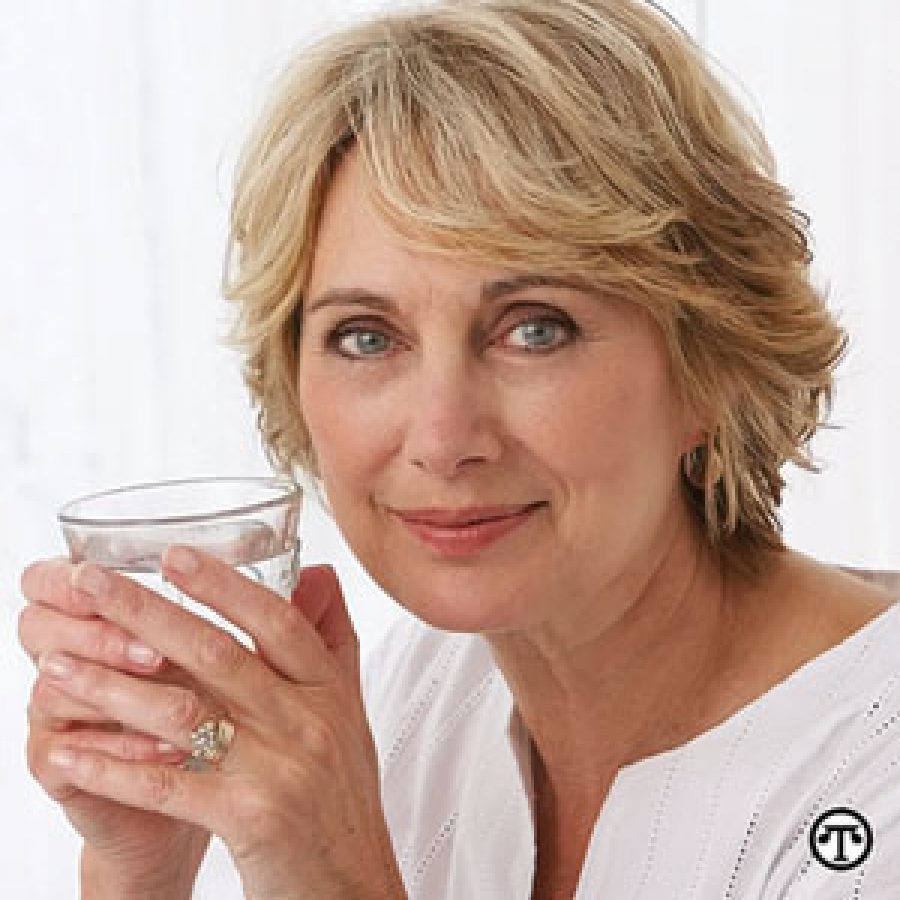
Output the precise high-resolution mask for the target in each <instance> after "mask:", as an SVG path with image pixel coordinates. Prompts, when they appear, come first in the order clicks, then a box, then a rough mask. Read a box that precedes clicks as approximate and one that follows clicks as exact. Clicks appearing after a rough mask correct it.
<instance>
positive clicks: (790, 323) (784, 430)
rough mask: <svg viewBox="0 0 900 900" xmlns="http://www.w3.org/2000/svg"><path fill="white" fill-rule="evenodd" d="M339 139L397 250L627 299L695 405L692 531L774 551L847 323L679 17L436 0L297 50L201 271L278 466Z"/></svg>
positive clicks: (295, 405)
mask: <svg viewBox="0 0 900 900" xmlns="http://www.w3.org/2000/svg"><path fill="white" fill-rule="evenodd" d="M350 147H353V148H355V149H356V150H358V152H359V156H360V158H361V159H362V161H363V164H364V165H365V168H366V171H367V173H368V176H369V182H370V184H371V185H372V191H373V196H372V199H373V202H375V204H376V206H377V208H378V209H379V211H380V212H381V214H382V215H383V216H384V217H385V219H386V220H387V221H388V222H390V223H391V224H392V226H393V227H394V228H396V229H397V231H398V232H400V233H401V234H402V235H403V236H404V237H405V238H407V239H408V240H409V243H410V247H411V248H412V249H419V250H425V251H428V252H431V253H436V254H441V255H444V256H454V257H457V258H460V259H465V260H467V261H470V262H483V263H488V264H495V265H499V266H502V267H505V268H508V269H521V270H523V271H527V272H533V273H537V274H541V273H546V274H560V273H564V274H565V275H566V276H569V277H574V278H577V279H580V280H583V282H584V283H585V285H586V286H590V287H592V288H597V289H598V290H600V291H603V292H606V293H609V292H613V293H615V294H616V295H617V296H621V297H624V298H627V299H629V300H631V301H633V302H634V303H637V304H640V305H641V306H642V307H643V308H645V309H646V310H647V311H648V312H649V314H650V315H651V316H652V317H653V319H654V320H655V322H656V323H657V324H658V326H659V327H660V329H661V330H662V333H663V334H664V336H665V338H666V343H667V347H668V351H669V355H670V362H671V367H672V371H673V374H674V377H675V379H676V381H677V383H678V386H679V388H680V390H681V393H682V396H683V398H684V400H685V401H686V402H687V403H688V404H690V406H691V408H693V409H695V410H697V411H698V412H700V414H701V416H702V417H703V419H704V421H706V422H707V423H708V433H707V437H706V440H705V443H704V444H703V445H702V446H701V447H699V448H698V449H697V451H696V452H695V453H694V454H692V456H691V466H689V467H688V466H686V467H685V471H684V473H683V474H682V480H683V484H684V490H685V494H686V496H687V498H688V500H689V503H690V504H691V508H692V509H693V510H694V511H695V513H696V516H697V519H698V521H699V522H700V523H701V524H702V525H703V526H704V532H705V534H706V536H707V538H708V541H709V544H710V545H711V546H712V547H714V548H715V549H716V550H717V551H718V552H719V553H720V554H721V556H722V558H723V560H724V561H725V562H726V563H727V564H730V565H731V566H732V567H733V568H735V569H737V570H740V571H743V572H745V573H753V572H756V571H758V570H759V568H760V564H761V560H762V555H763V552H764V551H766V550H772V549H776V550H777V549H782V547H783V544H782V541H781V526H780V522H779V519H778V515H777V509H778V506H779V505H780V503H781V499H782V490H783V487H784V485H785V482H784V479H783V477H782V475H781V469H782V467H783V466H784V464H785V463H787V462H793V463H795V464H796V465H798V466H800V467H802V468H806V469H810V470H813V471H816V466H815V464H814V462H813V460H812V458H811V456H810V453H809V449H808V443H809V439H810V438H811V436H812V435H813V433H814V432H815V431H816V429H817V428H818V427H819V426H820V425H822V424H823V423H824V420H825V418H826V416H827V414H828V412H829V411H830V406H831V397H832V390H833V370H834V367H835V366H836V364H837V362H838V361H839V360H840V358H841V357H842V356H843V354H844V352H845V348H846V343H847V338H846V334H845V332H844V331H843V330H842V329H841V328H840V327H839V326H838V324H837V323H836V322H835V320H834V318H833V316H832V315H831V313H830V312H829V311H828V309H827V306H826V303H825V301H824V299H823V297H822V296H821V295H820V294H819V293H818V292H817V290H816V289H815V288H814V286H813V285H812V283H811V281H810V274H809V265H810V262H811V253H810V249H809V237H808V221H807V219H806V217H805V216H804V215H803V214H802V213H801V212H799V211H798V210H797V209H796V208H795V207H794V205H793V204H792V198H791V195H790V194H789V193H788V191H786V190H785V189H784V188H783V187H782V186H781V185H779V184H778V182H777V181H776V180H775V174H774V163H773V159H772V155H771V152H770V150H769V148H768V146H767V144H766V141H765V139H764V137H763V135H762V134H761V132H760V130H759V128H758V126H757V125H756V124H755V123H754V121H753V120H752V118H751V117H750V116H749V115H748V114H747V113H746V112H745V111H744V110H743V109H742V108H741V106H740V105H739V104H738V103H737V102H736V101H735V99H734V98H733V97H732V96H731V95H730V94H729V92H728V91H727V90H726V89H725V88H724V87H723V85H722V84H721V83H720V82H719V81H718V80H717V79H716V78H715V77H714V76H713V74H711V71H710V69H709V68H708V65H707V63H706V61H705V59H704V57H703V54H702V52H701V50H700V49H699V48H698V47H697V46H696V45H695V44H694V42H693V41H692V40H691V39H690V37H689V36H688V35H686V34H685V33H684V32H683V31H682V30H681V29H680V28H679V27H678V26H677V25H676V24H674V23H673V22H672V21H671V20H670V19H669V18H668V17H667V16H666V15H665V14H664V13H662V12H660V11H659V10H658V9H656V8H655V7H654V6H652V5H650V4H648V3H644V2H638V0H444V2H436V3H429V4H426V5H422V6H420V7H419V8H417V9H406V10H403V11H396V12H385V13H382V14H381V15H380V16H379V17H378V18H375V19H372V20H369V21H365V22H362V23H358V24H352V25H350V26H348V27H345V28H344V29H343V30H340V31H338V32H336V33H334V34H331V35H329V36H327V37H325V38H324V39H320V40H319V41H318V42H317V43H315V44H314V45H313V46H311V47H308V48H305V49H304V50H303V52H302V53H301V54H299V55H298V57H297V59H296V61H295V62H294V63H293V64H292V65H290V66H289V67H288V69H287V70H286V71H285V73H284V75H283V77H282V79H281V82H280V84H279V85H278V87H277V90H276V91H275V93H274V95H273V97H272V100H271V102H270V104H269V105H268V107H267V109H266V110H265V112H264V114H263V116H262V118H261V119H260V121H259V123H258V125H257V127H256V129H255V131H254V133H253V134H252V136H251V138H250V140H249V142H248V144H247V146H246V148H245V150H244V153H243V155H242V158H241V160H240V163H239V166H238V172H237V176H236V185H235V193H234V202H233V207H232V219H231V237H230V245H229V254H228V264H227V269H226V275H225V294H226V296H227V297H228V298H230V299H231V300H232V301H234V302H235V303H236V304H237V308H238V317H237V320H236V322H235V326H234V329H233V331H232V334H231V341H232V343H233V345H234V346H236V347H238V348H239V349H240V350H241V352H242V353H243V355H244V360H245V365H244V377H245V381H246V383H247V385H248V388H249V390H250V393H251V396H252V399H253V401H254V404H255V405H256V406H257V407H258V410H259V419H258V421H259V427H260V430H261V433H262V437H263V442H264V445H265V446H266V448H267V450H268V452H269V457H270V460H271V461H272V462H273V464H274V465H275V466H276V468H278V469H279V470H281V471H284V472H288V473H291V474H297V470H298V469H302V470H305V471H306V472H308V473H309V474H311V475H313V476H316V475H317V474H318V471H317V464H316V460H315V458H314V454H313V449H312V444H311V441H310V436H309V433H308V431H307V429H306V426H305V423H304V419H303V410H302V408H301V407H300V403H299V400H298V394H297V372H298V368H299V360H298V355H297V354H298V343H299V342H298V336H299V333H300V330H301V329H302V327H303V301H304V296H305V290H306V286H307V283H308V279H309V274H310V268H311V262H312V256H313V251H314V248H315V244H316V236H317V229H318V225H319V220H320V216H321V212H322V209H323V205H324V203H325V198H326V195H327V193H328V190H329V185H330V183H331V179H332V176H333V174H334V172H335V170H336V167H337V166H338V165H339V163H340V160H341V158H342V156H343V154H344V153H345V152H346V151H347V150H348V148H350Z"/></svg>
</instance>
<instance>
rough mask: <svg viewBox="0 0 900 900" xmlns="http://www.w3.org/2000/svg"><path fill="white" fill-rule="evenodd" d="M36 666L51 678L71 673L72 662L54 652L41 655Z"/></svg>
mask: <svg viewBox="0 0 900 900" xmlns="http://www.w3.org/2000/svg"><path fill="white" fill-rule="evenodd" d="M38 666H39V668H40V669H41V671H42V672H45V673H46V674H47V675H49V676H50V677H51V678H60V679H62V678H68V677H69V676H70V675H71V674H72V664H71V663H70V662H69V660H68V659H66V658H65V657H64V656H59V655H58V654H55V653H54V654H50V655H49V656H42V657H41V659H40V661H39V663H38Z"/></svg>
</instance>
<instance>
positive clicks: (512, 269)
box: [21, 0, 900, 900]
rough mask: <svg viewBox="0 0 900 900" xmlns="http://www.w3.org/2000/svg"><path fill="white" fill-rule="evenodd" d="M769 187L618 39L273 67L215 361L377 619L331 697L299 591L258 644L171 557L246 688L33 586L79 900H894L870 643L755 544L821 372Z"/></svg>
mask: <svg viewBox="0 0 900 900" xmlns="http://www.w3.org/2000/svg"><path fill="white" fill-rule="evenodd" d="M772 169H773V166H772V161H771V158H770V155H769V151H768V149H767V147H766V144H765V142H764V140H763V138H762V136H761V135H760V133H759V131H758V130H757V128H756V126H755V125H754V124H753V123H752V122H751V120H750V119H749V118H748V117H747V116H746V115H745V114H744V113H743V112H742V110H741V109H740V108H739V107H738V106H737V105H736V103H735V102H734V101H733V100H732V99H731V98H730V97H729V95H728V94H727V93H726V92H725V90H724V89H723V88H722V87H721V86H720V85H719V84H718V83H717V82H716V81H715V80H714V79H713V77H712V76H711V75H710V74H709V72H708V71H707V69H706V66H705V63H704V61H703V59H702V57H701V54H700V52H699V51H698V49H697V48H696V47H695V46H694V45H693V44H692V43H691V41H690V40H689V39H688V38H687V37H686V36H685V35H684V34H682V33H681V32H680V31H679V30H678V29H677V28H676V27H674V26H673V24H672V23H671V22H669V21H668V20H667V19H666V18H665V17H664V16H662V15H661V14H660V13H659V12H658V11H657V10H655V9H654V8H652V7H650V6H647V5H646V4H644V3H640V2H636V0H627V2H626V0H553V2H549V0H468V2H443V3H437V4H432V5H430V6H429V7H427V8H423V9H422V10H420V11H417V12H416V11H408V12H404V13H397V14H393V15H384V16H383V17H381V18H380V19H377V20H374V21H372V22H369V23H365V24H358V25H353V26H350V27H348V28H346V29H345V30H344V31H342V32H340V33H337V34H335V35H333V36H332V37H330V38H327V39H325V40H323V41H321V42H320V43H319V44H317V45H316V47H315V48H313V49H311V50H309V51H307V52H305V53H304V54H303V56H302V58H300V59H299V60H298V61H297V63H296V64H295V65H294V66H293V67H291V68H290V69H289V70H288V71H287V73H286V74H285V77H284V81H283V83H282V85H281V86H280V88H279V90H278V92H277V93H276V95H275V97H274V98H273V101H272V103H271V105H270V106H269V108H268V109H267V110H266V113H265V115H264V116H263V118H262V120H261V123H260V125H259V127H258V129H257V131H256V133H255V134H254V136H253V137H252V139H251V141H250V143H249V145H248V148H247V150H246V153H245V155H244V158H243V160H242V163H241V167H240V170H239V174H238V179H237V185H236V197H235V202H234V207H233V217H232V228H233V231H232V242H233V250H234V253H233V255H232V263H233V265H232V268H231V270H230V274H229V278H228V283H227V293H228V295H229V297H230V298H231V299H232V300H234V301H235V302H236V303H237V306H238V310H239V319H238V324H237V327H236V333H235V337H236V341H237V343H238V345H239V346H240V347H241V348H242V349H243V351H244V352H245V354H246V370H245V371H246V380H247V383H248V386H249V389H250V391H251V393H252V395H253V397H254V399H255V400H256V402H257V403H258V404H259V406H260V410H261V413H260V427H261V430H262V433H263V436H264V438H265V441H266V444H267V446H268V447H269V449H270V451H271V453H272V458H273V460H274V461H276V462H277V464H278V467H279V468H280V469H281V470H283V471H287V472H296V471H297V469H298V468H299V469H302V470H303V471H305V472H306V473H309V474H311V475H312V476H314V477H315V478H316V479H317V480H318V484H319V485H320V486H321V487H322V489H323V492H324V494H325V496H326V497H327V502H328V504H329V505H330V508H331V510H332V512H333V514H334V517H335V520H336V522H337V524H338V525H339V526H340V528H341V530H342V532H343V534H344V535H345V537H346V539H347V541H348V543H349V545H350V547H351V548H352V549H353V551H354V552H355V553H356V555H357V556H358V558H359V559H360V561H361V562H362V564H363V565H364V566H365V567H366V569H367V570H368V571H369V573H371V575H372V577H373V578H374V579H375V580H376V581H377V582H378V583H379V584H380V585H381V586H382V587H383V588H384V589H385V591H386V592H387V593H388V594H389V595H391V596H392V597H393V598H394V599H396V601H397V602H398V603H399V604H400V605H401V606H402V607H404V608H405V609H406V610H407V611H408V612H409V613H411V616H409V617H406V618H405V619H404V620H401V623H400V624H398V625H397V626H396V627H395V628H394V629H393V630H392V632H391V633H390V634H389V635H388V636H387V638H386V639H385V641H384V643H383V645H382V646H381V647H380V648H379V649H378V650H377V651H376V652H375V653H374V654H373V656H372V664H371V666H370V668H369V669H368V671H367V675H366V678H365V679H364V686H363V687H362V688H361V686H360V677H359V666H358V649H357V643H356V639H355V635H354V633H353V629H352V625H351V623H350V620H349V618H348V616H347V614H346V610H345V607H344V605H343V601H342V597H341V593H340V588H339V586H338V584H337V582H336V580H335V578H334V575H333V572H331V571H330V570H329V569H328V568H327V567H326V568H324V569H321V568H317V569H308V570H305V571H304V572H303V573H302V576H301V579H300V583H299V584H298V587H297V590H296V591H295V593H294V598H293V600H294V603H293V604H292V605H290V606H288V605H285V604H283V603H280V602H279V601H278V599H277V598H275V597H274V596H273V595H269V594H268V593H266V592H265V591H264V590H263V589H261V588H259V587H258V586H254V585H252V584H250V583H248V582H246V581H245V580H244V579H243V578H241V576H239V575H238V574H236V573H234V572H232V571H231V570H230V569H228V568H227V567H225V566H224V565H222V564H221V563H218V562H217V561H215V560H213V559H211V558H209V557H205V556H203V555H201V554H197V553H193V554H191V553H189V552H186V551H185V550H184V548H173V549H171V550H170V551H169V553H168V555H167V557H166V560H165V575H166V577H168V578H170V579H171V580H172V581H173V582H175V584H176V585H177V586H178V587H179V588H180V589H182V590H184V591H186V592H187V593H188V594H190V595H191V596H193V597H195V598H197V599H198V600H200V601H201V602H203V603H206V604H207V605H209V606H210V607H212V608H214V609H215V610H216V611H218V612H219V613H221V614H223V615H225V616H226V617H227V618H230V619H232V620H233V621H235V622H236V624H238V625H239V627H240V628H242V629H243V630H244V631H246V632H249V633H251V634H252V635H253V636H254V637H255V639H256V643H257V649H258V652H257V653H255V654H254V653H250V652H249V651H247V650H245V649H244V648H242V647H241V646H240V645H238V644H237V643H236V642H234V641H232V640H231V639H230V638H229V637H228V636H226V635H224V634H223V633H221V632H218V631H216V629H214V628H213V627H212V626H211V625H209V624H207V623H205V622H203V621H200V620H199V619H195V618H193V617H191V616H190V615H189V614H188V613H186V612H185V611H183V610H181V609H177V608H174V607H172V606H171V605H169V604H167V603H166V602H165V601H163V600H161V599H160V598H158V597H156V596H155V595H153V594H152V593H150V592H148V591H146V590H144V589H142V588H140V587H137V586H135V585H133V584H131V583H129V582H128V581H127V580H126V579H123V578H121V577H118V576H116V575H114V574H112V573H104V572H102V571H100V570H98V569H96V568H93V567H89V566H87V567H86V566H78V567H75V568H72V567H71V566H70V565H69V564H68V563H66V562H65V561H49V562H41V563H36V564H35V565H33V566H32V567H29V569H28V570H27V571H26V572H25V573H24V575H23V591H24V593H25V594H26V596H27V597H28V599H29V600H30V601H31V602H30V604H29V606H28V608H27V609H26V611H25V612H24V613H23V616H22V621H21V636H22V642H23V644H24V645H25V647H26V648H27V649H28V651H29V652H30V653H31V654H32V655H33V657H34V658H35V659H36V660H38V661H39V662H40V671H39V677H38V679H37V682H36V684H35V689H34V696H33V699H32V704H31V710H30V716H31V736H30V740H29V758H30V764H31V768H32V771H33V772H34V774H35V776H36V777H37V778H38V780H39V781H40V782H41V783H42V784H43V786H44V787H45V788H46V790H47V791H48V792H49V794H50V795H51V796H52V797H54V798H55V799H56V800H58V802H59V803H60V804H61V805H62V807H63V808H64V810H65V811H66V813H67V814H68V815H69V817H70V819H71V820H72V822H73V824H74V825H75V827H76V828H77V829H78V830H79V831H80V832H81V834H82V835H83V836H84V840H85V844H84V854H83V866H82V873H83V874H82V881H83V890H84V896H86V897H94V898H96V897H129V898H132V900H133V898H140V897H150V896H152V897H161V896H165V897H167V898H179V897H188V896H190V893H191V887H192V884H193V882H194V879H195V877H196V873H197V870H198V866H199V865H200V861H201V859H202V857H203V854H204V851H205V848H206V846H207V842H208V839H209V835H210V833H213V834H216V835H219V836H220V837H221V838H222V840H223V841H224V843H225V844H226V846H227V847H228V849H229V850H230V852H231V855H232V857H233V860H234V864H235V866H236V869H237V871H238V873H239V875H240V877H241V880H242V884H243V888H244V892H245V896H247V897H253V898H267V900H272V898H281V897H291V898H295V897H315V898H328V897H342V898H343V897H352V898H366V897H373V898H374V897H379V898H384V897H403V896H409V897H422V898H472V897H478V898H491V897H496V898H504V900H505V898H511V897H523V898H524V897H532V898H539V900H546V898H553V900H561V898H570V897H572V896H576V897H577V898H579V900H587V898H595V897H597V896H604V897H610V898H620V897H621V898H624V897H628V898H632V897H644V898H654V900H658V898H662V897H667V898H668V897H697V898H701V897H702V898H722V897H728V898H751V897H752V898H775V897H786V896H789V897H792V898H813V897H815V898H816V900H822V898H826V900H827V898H832V897H833V898H837V897H848V896H855V897H862V898H886V897H888V896H894V895H895V893H896V892H897V891H898V890H900V876H898V874H897V873H898V867H897V863H896V854H897V851H898V850H900V826H898V820H897V814H896V809H897V800H898V790H897V788H896V786H895V785H896V779H895V778H894V777H893V775H892V773H893V772H894V771H895V770H894V768H893V767H894V766H895V765H896V762H897V750H898V743H897V741H896V738H895V733H894V732H895V729H896V725H895V723H896V721H897V719H898V718H900V711H898V710H900V694H898V688H897V686H896V683H897V680H898V679H897V675H898V664H897V662H896V660H895V659H894V657H893V642H894V641H895V640H897V639H898V638H900V619H898V614H897V612H896V611H895V609H896V608H895V607H893V606H892V605H891V598H890V597H889V596H888V595H887V594H886V593H884V592H883V591H881V590H879V589H877V588H875V587H872V586H868V585H866V584H865V583H863V582H862V581H859V580H857V579H855V578H852V577H850V576H848V575H845V574H843V573H841V572H840V571H838V570H836V569H834V568H832V567H830V566H827V565H824V564H821V563H818V562H816V561H814V560H812V559H809V558H807V557H805V556H803V555H801V554H799V553H797V552H795V551H792V550H790V549H789V548H787V547H785V546H784V545H783V542H782V539H781V535H780V530H779V522H778V517H777V509H778V506H779V503H780V501H781V494H782V489H783V487H784V480H783V478H782V475H781V469H782V467H783V466H784V464H785V463H787V462H793V463H795V464H797V465H800V466H804V467H806V468H813V464H812V461H811V460H810V458H809V455H808V452H807V443H808V440H809V438H810V437H811V436H812V434H813V433H814V432H815V430H816V429H817V427H818V426H819V425H820V424H821V423H822V421H823V420H824V418H825V416H826V414H827V410H828V405H829V401H830V398H831V392H832V383H833V372H834V368H835V366H836V364H837V362H838V361H839V359H840V358H841V356H842V354H843V351H844V348H845V343H846V337H845V334H844V333H843V331H842V330H841V329H840V328H839V327H838V326H837V324H836V323H835V322H834V321H833V319H832V317H831V315H830V313H829V312H828V310H827V308H826V306H825V304H824V302H823V300H822V298H821V296H820V295H819V294H818V293H817V292H816V290H815V289H814V288H813V287H812V286H811V284H810V281H809V271H808V265H809V261H810V254H809V250H808V244H807V234H806V222H805V220H804V217H803V216H802V214H800V213H799V212H797V211H796V210H795V209H794V208H793V207H792V206H791V200H790V197H789V195H788V193H787V192H786V191H785V190H784V189H783V188H782V187H780V186H779V185H778V184H777V183H776V182H775V181H774V179H773V175H772ZM185 563H186V564H187V565H185ZM160 742H161V743H160ZM188 756H191V757H192V760H191V761H192V762H193V763H194V765H191V766H189V767H188V768H187V769H185V768H184V767H182V766H179V763H180V762H184V761H185V759H186V758H187V757H188ZM198 759H199V760H201V761H202V760H204V759H205V760H206V762H207V763H209V765H207V766H205V767H203V768H205V769H206V771H200V772H198V771H195V769H196V768H197V765H196V762H197V760H198ZM841 810H843V812H842V811H841ZM848 810H849V811H848ZM873 835H874V840H873V839H872V836H873ZM854 891H856V893H854Z"/></svg>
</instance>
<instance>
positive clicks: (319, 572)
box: [291, 563, 359, 681]
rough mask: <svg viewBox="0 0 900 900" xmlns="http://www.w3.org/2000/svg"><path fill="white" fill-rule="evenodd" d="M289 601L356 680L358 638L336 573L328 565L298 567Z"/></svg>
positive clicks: (357, 670)
mask: <svg viewBox="0 0 900 900" xmlns="http://www.w3.org/2000/svg"><path fill="white" fill-rule="evenodd" d="M291 603H292V604H293V605H294V606H296V607H297V608H298V609H299V610H300V611H301V612H302V613H303V615H304V616H305V617H306V619H307V621H309V623H310V624H311V625H312V626H313V628H315V629H316V631H317V632H318V634H319V637H321V638H322V641H323V642H324V644H325V646H326V647H327V648H328V650H329V652H330V653H331V654H332V655H333V656H335V657H336V658H337V661H338V663H339V664H340V666H341V668H342V669H343V670H344V671H345V672H346V673H347V674H348V675H353V676H354V677H355V678H356V680H357V681H358V680H359V639H358V638H357V635H356V629H355V628H354V626H353V620H352V619H351V618H350V613H349V612H348V610H347V603H346V601H345V600H344V592H343V591H342V590H341V583H340V581H338V577H337V573H336V572H335V571H334V568H333V567H332V566H330V565H328V564H327V563H326V564H323V565H318V566H307V567H306V568H304V569H301V570H300V574H299V575H298V576H297V584H296V586H295V587H294V590H293V591H292V592H291Z"/></svg>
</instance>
